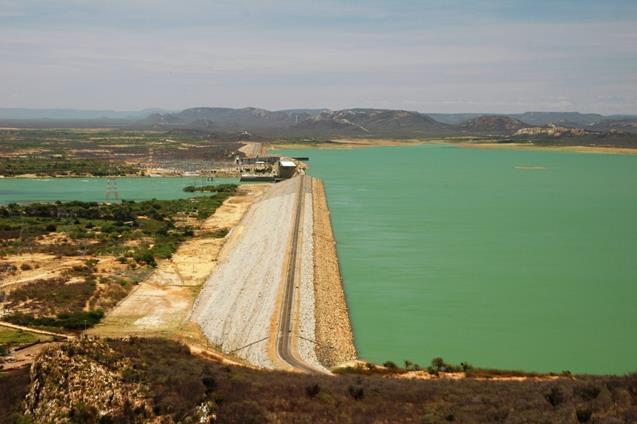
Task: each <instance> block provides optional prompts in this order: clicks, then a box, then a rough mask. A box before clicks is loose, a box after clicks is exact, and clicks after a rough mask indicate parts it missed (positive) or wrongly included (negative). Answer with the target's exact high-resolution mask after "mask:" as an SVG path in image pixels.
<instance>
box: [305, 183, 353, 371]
mask: <svg viewBox="0 0 637 424" xmlns="http://www.w3.org/2000/svg"><path fill="white" fill-rule="evenodd" d="M312 185H313V187H312V197H313V199H312V200H313V201H312V211H313V227H314V231H313V240H314V252H313V253H314V311H315V312H314V313H315V320H316V330H315V333H316V342H317V345H316V354H317V356H318V358H319V360H320V361H321V363H322V364H323V365H325V366H327V367H332V366H335V365H338V364H341V363H343V362H347V361H350V360H353V359H356V348H355V347H354V337H353V334H352V326H351V323H350V318H349V311H348V309H347V301H346V299H345V292H344V291H343V285H342V280H341V272H340V267H339V264H338V257H337V256H336V241H335V239H334V233H333V231H332V222H331V219H330V210H329V207H328V205H327V197H326V195H325V188H324V186H323V182H322V181H321V180H319V179H317V178H313V179H312Z"/></svg>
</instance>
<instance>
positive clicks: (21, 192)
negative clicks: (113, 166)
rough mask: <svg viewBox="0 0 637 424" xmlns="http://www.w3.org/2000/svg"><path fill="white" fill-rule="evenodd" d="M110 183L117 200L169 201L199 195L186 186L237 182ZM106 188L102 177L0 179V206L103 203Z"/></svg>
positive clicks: (126, 179)
mask: <svg viewBox="0 0 637 424" xmlns="http://www.w3.org/2000/svg"><path fill="white" fill-rule="evenodd" d="M114 181H115V184H116V188H117V192H118V193H119V196H120V198H121V199H126V200H149V199H160V200H169V199H181V198H187V197H193V196H196V195H201V193H186V192H184V191H183V188H184V187H186V186H188V185H207V184H223V183H238V181H239V179H238V178H215V179H214V182H209V181H207V180H206V179H205V178H198V177H194V178H193V177H161V178H140V177H137V178H135V177H122V178H115V179H114ZM107 189H108V180H107V179H106V178H34V179H31V178H0V204H7V203H12V202H17V203H20V202H44V201H56V200H61V201H68V200H82V201H85V202H103V201H105V200H106V193H107ZM110 199H113V197H112V196H110Z"/></svg>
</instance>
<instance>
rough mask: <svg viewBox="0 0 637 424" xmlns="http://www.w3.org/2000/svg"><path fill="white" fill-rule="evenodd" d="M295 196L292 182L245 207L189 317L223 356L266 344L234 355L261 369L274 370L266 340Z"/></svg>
mask: <svg viewBox="0 0 637 424" xmlns="http://www.w3.org/2000/svg"><path fill="white" fill-rule="evenodd" d="M297 190H298V181H297V180H296V179H292V180H288V181H284V182H281V183H278V184H276V185H274V186H273V187H272V188H271V189H270V190H268V191H267V192H266V193H265V194H264V195H263V196H262V197H261V198H260V199H258V200H257V201H256V202H255V203H254V204H253V205H252V206H251V207H250V209H249V210H248V212H247V213H246V215H245V216H244V218H243V220H242V221H241V224H240V225H239V227H238V228H237V229H239V231H236V233H237V234H236V238H235V240H232V241H231V242H229V243H227V245H226V247H227V248H228V249H229V250H228V251H227V252H225V255H222V256H223V260H222V262H221V263H220V264H219V265H218V266H217V268H216V270H215V271H214V273H213V274H212V275H211V276H210V277H209V278H208V280H207V281H206V283H205V285H204V287H203V288H202V290H201V293H200V294H199V296H198V298H197V300H196V302H195V305H194V308H193V312H192V315H191V320H193V321H195V322H196V323H198V324H199V325H200V326H201V328H202V330H203V332H204V333H205V335H206V336H207V337H208V339H209V340H210V341H211V342H212V343H214V344H215V345H217V346H218V347H220V348H221V350H222V351H224V352H226V353H230V352H233V351H235V349H239V348H242V347H244V346H246V345H249V344H250V343H254V342H257V341H259V340H262V339H266V340H264V341H261V342H258V343H255V344H253V345H251V346H249V347H246V348H244V349H241V350H238V351H236V352H234V353H235V354H236V355H238V356H240V357H243V358H245V359H246V360H248V361H249V362H251V363H252V364H254V365H258V366H262V367H266V368H273V367H274V364H273V362H272V360H271V359H270V357H269V355H268V339H267V338H268V336H269V335H270V326H271V323H272V315H273V313H274V310H275V306H276V301H277V294H278V291H279V288H280V287H281V286H280V285H281V283H282V279H283V271H284V263H285V259H286V256H287V247H288V242H289V240H290V233H291V231H292V226H293V222H294V215H293V213H294V211H295V207H296V202H297ZM306 209H307V208H306ZM309 209H310V211H311V207H310V208H309ZM310 231H311V226H310ZM224 249H225V247H224ZM303 309H305V307H303ZM313 310H314V309H313V308H311V309H310V311H313Z"/></svg>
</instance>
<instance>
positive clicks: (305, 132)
mask: <svg viewBox="0 0 637 424" xmlns="http://www.w3.org/2000/svg"><path fill="white" fill-rule="evenodd" d="M0 121H1V122H5V123H7V122H13V121H56V123H62V122H63V121H75V122H80V121H91V122H99V121H105V122H107V123H113V122H114V121H117V122H119V123H120V124H121V125H123V126H129V127H134V128H154V129H168V130H170V129H172V130H185V129H188V130H198V131H207V132H228V133H233V132H242V131H248V132H250V133H257V134H259V135H263V136H275V135H276V136H285V135H288V136H307V137H322V136H325V137H334V136H356V137H365V136H369V137H383V136H387V137H389V136H393V137H419V136H436V135H438V136H445V135H449V136H451V135H457V134H467V135H471V134H477V135H504V136H507V135H513V134H515V133H516V131H518V130H520V129H523V128H529V127H544V126H548V125H558V126H561V127H568V128H585V129H587V130H590V131H611V130H618V131H626V132H637V115H611V116H604V115H600V114H590V113H589V114H584V113H579V112H525V113H520V114H489V115H484V114H474V113H459V114H453V113H451V114H441V113H430V114H425V113H420V112H413V111H406V110H389V109H361V108H355V109H343V110H328V109H289V110H278V111H269V110H266V109H259V108H253V107H248V108H241V109H233V108H220V107H197V108H190V109H185V110H183V111H180V112H168V111H163V110H159V109H145V110H141V111H131V112H117V111H108V110H101V111H99V110H93V111H90V110H72V109H1V108H0Z"/></svg>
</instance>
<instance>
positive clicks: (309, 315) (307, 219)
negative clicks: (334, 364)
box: [296, 177, 325, 370]
mask: <svg viewBox="0 0 637 424" xmlns="http://www.w3.org/2000/svg"><path fill="white" fill-rule="evenodd" d="M306 178H307V177H306ZM304 202H305V204H304V207H303V221H302V227H301V228H302V241H301V246H300V249H299V252H298V254H299V255H300V256H301V259H300V262H301V264H300V265H301V270H300V277H301V278H300V284H299V289H298V290H299V293H298V295H299V296H300V308H299V309H300V310H299V311H297V317H298V320H299V327H298V328H299V336H300V337H299V338H298V339H297V344H296V346H297V350H298V354H299V357H300V359H302V360H303V361H304V362H305V363H307V364H308V365H311V366H313V367H315V368H317V369H320V370H325V369H324V368H323V366H322V365H321V363H320V362H319V360H318V358H317V357H316V353H315V351H314V342H313V341H314V340H316V337H315V332H314V329H315V328H316V320H315V318H314V239H313V237H312V232H313V225H312V222H313V221H312V193H311V192H310V193H306V194H305V199H304Z"/></svg>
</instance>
